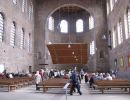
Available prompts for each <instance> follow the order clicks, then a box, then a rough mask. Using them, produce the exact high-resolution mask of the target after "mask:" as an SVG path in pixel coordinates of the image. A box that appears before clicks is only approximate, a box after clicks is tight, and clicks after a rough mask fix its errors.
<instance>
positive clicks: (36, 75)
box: [34, 71, 42, 90]
mask: <svg viewBox="0 0 130 100" xmlns="http://www.w3.org/2000/svg"><path fill="white" fill-rule="evenodd" d="M34 80H35V83H36V90H39V89H40V88H39V87H38V85H39V83H40V82H41V80H42V78H41V75H40V74H39V71H37V72H36V74H35V76H34Z"/></svg>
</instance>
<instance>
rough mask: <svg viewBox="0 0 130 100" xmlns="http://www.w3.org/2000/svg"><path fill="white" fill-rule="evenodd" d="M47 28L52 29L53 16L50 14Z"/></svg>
mask: <svg viewBox="0 0 130 100" xmlns="http://www.w3.org/2000/svg"><path fill="white" fill-rule="evenodd" d="M48 29H49V30H54V18H53V17H52V16H50V17H49V19H48Z"/></svg>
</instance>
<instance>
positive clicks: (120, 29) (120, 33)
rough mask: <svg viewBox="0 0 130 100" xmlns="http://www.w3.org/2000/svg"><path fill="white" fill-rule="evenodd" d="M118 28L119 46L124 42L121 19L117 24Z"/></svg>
mask: <svg viewBox="0 0 130 100" xmlns="http://www.w3.org/2000/svg"><path fill="white" fill-rule="evenodd" d="M117 28H118V44H121V43H122V42H123V33H122V22H121V19H120V20H119V22H118V24H117Z"/></svg>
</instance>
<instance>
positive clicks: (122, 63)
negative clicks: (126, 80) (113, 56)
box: [120, 56, 124, 71]
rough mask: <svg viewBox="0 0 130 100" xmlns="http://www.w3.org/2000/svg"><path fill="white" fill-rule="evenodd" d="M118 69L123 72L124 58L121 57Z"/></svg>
mask: <svg viewBox="0 0 130 100" xmlns="http://www.w3.org/2000/svg"><path fill="white" fill-rule="evenodd" d="M120 69H121V70H122V71H123V70H124V58H123V56H122V57H121V58H120Z"/></svg>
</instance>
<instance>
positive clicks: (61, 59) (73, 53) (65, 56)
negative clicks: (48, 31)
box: [47, 43, 88, 64]
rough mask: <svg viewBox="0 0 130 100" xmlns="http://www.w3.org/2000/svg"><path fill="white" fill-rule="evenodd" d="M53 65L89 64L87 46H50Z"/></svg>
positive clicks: (76, 44) (79, 44)
mask: <svg viewBox="0 0 130 100" xmlns="http://www.w3.org/2000/svg"><path fill="white" fill-rule="evenodd" d="M47 47H48V50H49V52H50V55H51V58H52V62H53V64H87V61H88V56H87V44H81V43H74V44H72V43H71V44H48V45H47Z"/></svg>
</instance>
